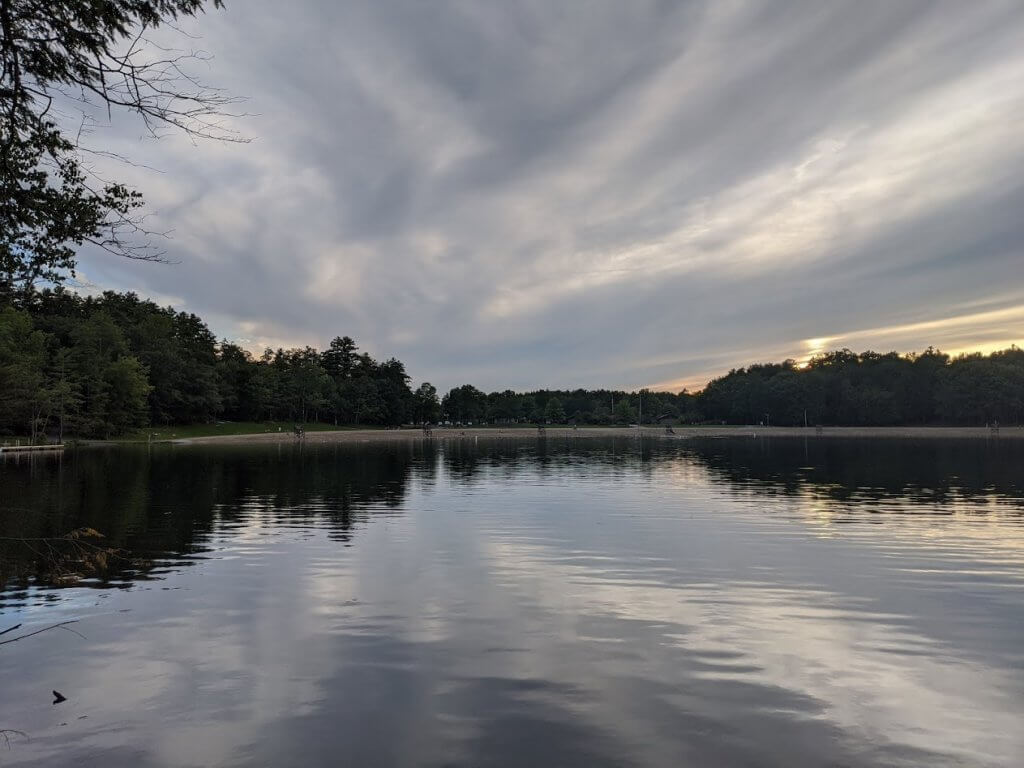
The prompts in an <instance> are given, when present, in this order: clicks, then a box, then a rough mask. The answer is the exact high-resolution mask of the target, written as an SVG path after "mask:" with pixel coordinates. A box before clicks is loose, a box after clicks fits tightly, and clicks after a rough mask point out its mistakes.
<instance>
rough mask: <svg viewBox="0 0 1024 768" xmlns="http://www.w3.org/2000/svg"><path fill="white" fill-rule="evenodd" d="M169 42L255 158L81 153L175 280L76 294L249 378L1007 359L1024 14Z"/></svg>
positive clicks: (828, 13) (401, 12) (260, 20)
mask: <svg viewBox="0 0 1024 768" xmlns="http://www.w3.org/2000/svg"><path fill="white" fill-rule="evenodd" d="M188 29H189V31H190V32H195V33H197V34H199V35H201V40H200V41H199V43H198V44H199V45H201V47H202V48H204V49H206V50H209V51H210V52H212V53H213V54H214V55H215V56H216V58H215V59H214V61H213V63H212V64H211V66H210V67H209V70H208V71H205V70H204V72H203V77H205V78H206V79H208V80H210V81H212V82H214V83H216V84H217V85H219V86H223V87H225V88H227V89H228V90H229V91H230V92H232V93H237V94H242V95H245V96H247V97H248V102H247V103H246V105H245V109H246V110H247V111H248V112H251V113H252V115H251V116H250V117H247V118H243V119H241V120H238V121H235V122H236V124H238V125H239V126H240V127H241V129H242V130H243V131H244V132H246V133H247V134H249V135H250V136H252V137H253V138H254V139H255V141H254V142H253V143H251V144H247V145H225V144H216V143H205V142H200V143H199V144H198V145H193V144H192V143H191V142H188V141H186V140H184V139H182V138H180V137H177V138H174V137H172V138H169V139H164V140H162V141H160V142H152V141H145V142H140V141H139V129H138V126H136V125H133V124H131V123H129V122H127V121H125V122H118V123H117V125H116V126H115V127H114V130H113V132H112V133H109V132H108V133H101V132H97V134H96V138H97V139H98V138H99V137H101V136H102V137H103V138H104V140H105V141H111V142H112V149H115V150H116V151H119V152H121V153H122V154H124V155H127V156H129V157H131V158H132V159H133V160H135V161H137V162H139V163H142V164H144V166H148V167H144V166H142V165H140V166H122V167H120V168H118V169H116V173H118V174H120V176H121V177H122V178H125V179H126V180H128V181H130V182H133V183H136V184H137V185H138V186H139V187H140V188H141V189H143V190H144V191H145V192H146V193H147V196H148V200H149V203H150V210H151V211H152V212H153V213H154V216H153V219H152V220H151V222H150V223H151V226H152V228H153V229H157V230H172V236H171V239H170V240H168V241H167V242H166V243H165V244H164V246H165V248H166V250H167V252H168V256H169V257H170V259H171V260H172V261H174V262H176V263H175V264H173V265H166V266H158V265H147V264H138V263H134V262H124V261H117V260H116V259H114V258H112V257H109V256H107V255H104V254H97V253H85V254H84V255H83V271H84V274H85V275H87V276H88V280H89V282H90V283H91V284H93V285H97V286H102V287H104V288H114V289H130V290H136V291H138V292H140V293H142V294H144V295H147V296H153V297H154V298H156V299H157V300H158V301H159V302H160V303H166V301H165V299H172V300H173V303H174V304H175V305H176V306H179V307H180V308H183V309H187V310H189V311H193V312H196V313H198V314H200V315H202V316H203V317H205V318H207V319H208V320H209V322H210V324H211V326H212V327H213V329H214V331H215V332H216V333H217V334H218V335H219V336H222V337H226V338H229V339H233V340H237V341H240V342H242V343H244V344H246V345H247V346H248V347H250V348H251V349H253V350H259V349H261V348H262V347H265V346H293V345H294V346H304V345H306V344H311V345H314V346H321V347H322V346H325V345H326V344H327V343H328V342H329V341H330V339H331V338H332V337H334V336H336V335H346V334H347V335H350V336H353V337H354V338H355V339H356V340H357V341H358V342H359V343H360V344H361V346H362V347H363V348H364V349H366V350H368V351H369V352H371V353H372V354H374V355H376V356H379V357H388V356H391V355H395V356H397V357H399V358H401V359H402V360H403V361H405V362H406V364H407V367H408V369H409V370H410V372H411V374H412V375H413V377H414V379H415V380H416V381H422V380H429V381H432V382H433V383H434V384H436V385H437V386H439V387H440V388H441V389H444V388H447V387H450V386H454V385H457V384H461V383H465V382H470V383H473V384H475V385H477V386H479V387H481V388H484V389H495V388H505V387H511V388H516V389H528V388H534V387H544V386H560V387H574V386H587V387H597V386H609V387H625V388H634V387H640V386H652V387H657V388H673V389H677V388H680V387H682V386H687V387H689V388H691V389H693V388H697V387H700V386H701V385H702V384H703V383H704V382H705V381H706V380H707V379H708V377H710V376H713V375H716V374H720V373H723V372H725V371H727V370H728V369H730V368H732V367H736V366H741V365H747V364H750V363H754V362H768V361H772V360H782V359H786V358H791V359H794V360H796V361H798V362H806V360H807V359H809V357H810V356H811V355H814V354H818V353H820V352H822V351H825V350H826V349H829V348H835V347H851V348H854V349H857V350H860V349H874V350H876V351H889V350H896V351H900V352H909V351H913V350H917V351H921V350H923V349H924V348H926V347H927V346H929V345H931V346H936V347H940V348H942V349H943V350H944V351H948V352H953V353H957V352H962V351H969V350H974V349H979V350H984V351H989V350H993V349H998V348H1001V347H1005V346H1009V345H1010V344H1011V343H1018V344H1020V343H1021V341H1022V340H1024V296H1022V295H1021V294H1019V293H1018V294H1016V295H1014V294H1012V293H1010V294H1008V293H1007V292H1008V291H1012V290H1013V287H1014V286H1015V285H1016V284H1017V283H1018V282H1019V280H1020V278H1021V277H1022V276H1024V252H1022V243H1024V220H1022V218H1021V216H1020V213H1019V212H1020V211H1021V210H1024V132H1021V131H1020V130H1019V125H1020V124H1021V123H1022V121H1024V6H1021V4H1020V3H1019V2H1017V0H1007V1H1004V2H1000V1H999V0H992V1H991V2H986V3H961V2H932V1H931V0H929V1H928V2H923V1H922V2H914V1H912V0H908V2H903V3H849V4H839V3H837V4H821V3H818V2H814V1H813V0H807V1H806V2H793V3H787V4H785V6H782V7H780V6H778V5H775V4H769V3H757V2H724V3H723V2H711V1H710V0H709V1H707V2H689V3H668V4H666V3H661V2H656V1H655V0H651V1H650V2H636V3H629V4H621V3H614V2H568V3H559V4H558V6H557V7H555V6H552V5H550V4H547V3H537V2H527V1H526V0H517V1H516V2H509V3H501V4H498V5H492V6H488V5H479V4H463V3H457V2H444V3H431V4H407V3H399V2H390V1H389V2H377V1H376V0H373V1H371V0H354V1H353V2H350V3H345V4H337V3H333V2H328V1H327V0H301V1H297V2H295V3H291V4H289V6H288V12H287V20H285V19H282V9H281V6H280V4H278V3H272V2H270V1H269V0H253V1H252V2H247V3H245V4H242V3H233V4H230V5H229V7H228V9H227V10H226V11H223V12H215V13H210V14H208V15H206V16H204V17H202V18H201V19H199V20H198V21H197V22H196V23H195V24H192V25H190V26H189V28H188ZM152 169H159V172H158V171H154V170H152ZM819 342H820V343H819Z"/></svg>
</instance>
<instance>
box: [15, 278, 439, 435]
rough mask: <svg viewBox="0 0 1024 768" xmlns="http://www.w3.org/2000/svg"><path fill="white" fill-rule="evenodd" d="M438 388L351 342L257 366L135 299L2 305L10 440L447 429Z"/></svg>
mask: <svg viewBox="0 0 1024 768" xmlns="http://www.w3.org/2000/svg"><path fill="white" fill-rule="evenodd" d="M437 403H438V400H437V392H436V390H435V389H434V388H433V387H432V386H431V385H430V384H426V383H425V384H423V385H421V386H420V387H419V388H418V389H417V390H416V391H413V390H412V389H410V387H409V376H408V374H407V373H406V371H405V366H404V365H403V364H402V363H401V362H400V361H399V360H396V359H394V358H392V359H389V360H385V361H383V362H378V361H377V360H374V359H373V358H372V357H371V356H370V355H369V354H367V353H365V352H360V351H359V349H358V347H357V345H356V343H355V342H354V341H353V340H352V339H351V338H349V337H347V336H343V337H338V338H335V339H334V341H332V342H331V344H330V346H329V347H328V348H327V349H326V350H324V351H323V352H320V351H318V350H316V349H314V348H312V347H303V348H297V349H277V350H269V349H268V350H266V351H265V352H264V353H263V354H262V355H260V356H259V357H255V356H253V355H252V354H250V353H249V352H248V351H247V350H245V349H243V348H242V347H240V346H239V345H237V344H233V343H231V342H227V341H221V342H218V341H217V339H216V337H215V336H214V334H213V333H212V332H211V331H210V329H209V327H208V326H207V325H206V323H204V322H203V320H202V319H201V318H199V317H197V316H196V315H194V314H191V313H187V312H178V311H175V310H174V309H172V308H170V307H160V306H157V305H156V304H155V303H153V302H152V301H147V300H143V299H140V298H139V297H138V296H136V295H135V294H133V293H114V292H106V293H103V294H102V295H101V296H97V297H91V296H90V297H82V296H79V295H77V294H75V293H72V292H70V291H66V290H63V289H60V288H58V289H55V290H47V291H41V292H38V293H35V294H33V295H32V297H31V299H30V300H28V301H26V302H21V303H17V304H15V303H6V304H4V305H0V431H2V432H3V433H6V434H19V435H27V436H30V437H32V438H39V437H41V436H44V435H45V436H49V437H63V436H65V435H76V436H81V437H113V436H116V435H120V434H123V433H125V432H127V431H130V430H132V429H135V428H138V427H143V426H146V425H171V424H196V423H205V422H211V421H214V420H215V419H222V420H231V421H267V420H287V421H295V422H316V421H324V422H333V423H335V424H357V423H358V424H381V425H398V424H402V423H406V422H418V421H426V420H430V419H436V417H437V411H436V409H437Z"/></svg>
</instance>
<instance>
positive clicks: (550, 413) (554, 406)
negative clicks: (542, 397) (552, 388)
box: [544, 397, 565, 424]
mask: <svg viewBox="0 0 1024 768" xmlns="http://www.w3.org/2000/svg"><path fill="white" fill-rule="evenodd" d="M544 420H545V421H547V422H549V423H551V424H562V423H564V422H565V409H564V408H562V401H561V400H559V399H558V398H557V397H552V398H551V399H550V400H548V402H547V405H545V406H544Z"/></svg>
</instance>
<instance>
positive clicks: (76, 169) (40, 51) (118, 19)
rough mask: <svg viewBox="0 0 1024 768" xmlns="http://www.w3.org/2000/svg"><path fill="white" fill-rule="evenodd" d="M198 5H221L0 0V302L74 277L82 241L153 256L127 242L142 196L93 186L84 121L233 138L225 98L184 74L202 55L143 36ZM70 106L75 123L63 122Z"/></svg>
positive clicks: (196, 0)
mask: <svg viewBox="0 0 1024 768" xmlns="http://www.w3.org/2000/svg"><path fill="white" fill-rule="evenodd" d="M207 4H211V5H213V6H214V7H215V8H219V7H221V6H222V0H209V3H207V2H204V0H47V2H39V0H0V299H6V300H8V301H9V300H13V299H21V300H25V299H26V298H27V297H28V296H30V295H31V293H32V291H33V290H34V288H35V286H36V285H37V283H38V282H39V281H48V282H59V281H60V280H62V279H64V278H65V277H66V276H67V275H68V274H70V273H73V271H74V267H75V249H76V247H78V246H81V245H82V244H83V243H85V242H90V243H93V244H95V245H97V246H99V247H101V248H105V249H107V250H110V251H112V252H114V253H117V254H120V255H123V256H127V257H129V258H143V259H147V258H148V259H152V258H159V254H156V253H154V252H153V251H152V249H151V247H150V246H149V243H148V242H142V243H138V242H135V241H134V239H133V237H132V236H133V235H135V234H138V233H140V232H142V229H141V224H140V220H139V219H138V217H137V216H135V215H134V212H135V211H136V209H137V208H138V207H139V206H140V205H141V202H142V200H141V195H140V194H139V193H138V192H136V191H134V190H131V189H129V188H128V187H126V186H125V185H123V184H119V183H116V182H107V181H103V180H101V179H99V177H97V176H96V175H95V174H94V173H93V172H92V169H91V168H90V166H89V165H88V164H87V162H86V160H85V157H86V156H87V155H88V154H89V153H90V150H89V149H88V148H87V147H83V146H82V145H81V144H80V143H79V137H80V136H81V135H83V131H82V129H83V128H88V127H91V126H92V124H93V123H94V122H95V121H94V120H93V119H92V115H93V114H94V113H96V112H113V111H115V110H126V111H128V112H133V113H135V114H136V115H138V116H139V117H140V118H141V119H142V121H143V123H144V125H145V126H146V128H147V129H148V130H149V132H150V133H151V134H152V135H154V136H157V135H159V132H160V131H161V130H162V129H164V128H177V129H180V130H183V131H185V132H186V133H188V134H189V135H191V136H193V137H211V138H218V139H227V140H238V137H237V136H236V135H234V134H232V133H231V132H229V131H226V130H224V129H223V128H222V124H221V121H220V118H222V117H223V116H224V114H223V111H224V109H225V108H226V107H227V105H228V104H230V103H231V102H232V101H233V100H232V99H231V98H229V97H227V96H225V95H223V94H221V93H219V92H218V91H215V90H212V89H209V88H207V87H204V86H203V85H202V84H200V83H199V82H198V81H197V80H196V79H195V78H194V77H192V76H191V75H190V74H189V73H188V72H187V71H186V70H187V67H188V65H189V63H190V62H194V61H196V60H203V59H204V58H205V57H204V56H202V55H200V54H196V53H182V54H179V53H175V52H171V51H168V50H167V49H165V48H160V47H158V46H156V45H153V44H151V43H149V42H148V41H147V39H146V38H145V36H144V35H145V32H146V30H148V29H153V28H154V27H157V26H160V25H162V24H167V23H173V22H174V21H176V20H178V19H180V18H182V17H189V16H195V15H197V14H198V13H200V12H201V11H202V10H203V8H204V6H205V5H207ZM69 107H70V108H77V109H79V110H80V112H81V121H75V124H69V125H65V126H62V125H61V124H60V123H59V122H58V118H57V115H58V114H61V113H63V112H67V110H68V108H69ZM107 154H108V155H109V153H107Z"/></svg>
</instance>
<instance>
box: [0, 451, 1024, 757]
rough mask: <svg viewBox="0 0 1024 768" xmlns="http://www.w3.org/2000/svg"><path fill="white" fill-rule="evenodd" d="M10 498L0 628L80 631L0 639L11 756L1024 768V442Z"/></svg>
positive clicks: (47, 492)
mask: <svg viewBox="0 0 1024 768" xmlns="http://www.w3.org/2000/svg"><path fill="white" fill-rule="evenodd" d="M0 505H2V506H0V536H2V537H4V538H3V541H2V549H0V556H2V558H3V560H2V568H3V572H2V580H3V584H4V586H3V589H2V591H0V630H3V629H6V628H7V627H9V626H12V625H14V624H18V623H22V625H23V626H22V628H21V629H20V630H18V631H15V632H12V633H8V634H6V635H3V636H0V640H5V639H7V638H10V637H12V636H16V635H18V634H21V633H24V632H28V631H32V630H35V629H39V628H42V627H45V626H49V625H51V624H54V623H57V622H60V621H64V620H70V619H77V620H78V621H77V622H76V623H74V624H71V625H67V627H65V628H57V629H53V630H49V631H46V632H43V633H42V634H39V635H37V636H35V637H31V638H27V639H25V640H22V641H19V642H16V643H9V644H6V645H3V646H0V729H10V732H9V733H8V734H7V735H8V738H9V748H7V747H5V746H4V742H3V740H0V765H4V766H6V765H16V766H26V765H32V766H63V765H69V766H70V765H74V766H93V765H95V766H105V767H110V766H139V767H145V766H214V765H216V766H319V765H325V766H327V765H331V766H335V765H351V766H539V765H552V766H556V765H557V766H588V767H589V766H687V765H692V766H779V767H780V768H781V767H785V768H793V767H794V766H836V767H838V766H847V767H853V766H904V765H906V766H1006V767H1007V768H1009V767H1011V766H1020V765H1024V728H1022V727H1021V722H1022V720H1021V712H1022V711H1024V441H1016V440H1013V441H1002V442H1001V441H999V440H998V439H993V440H962V441H944V440H938V439H936V440H899V439H886V440H856V439H848V440H842V439H830V438H812V439H802V438H793V439H785V438H782V439H780V438H775V439H765V438H761V439H752V438H730V439H720V440H691V441H685V440H667V439H666V440H662V439H644V440H643V441H641V440H639V439H636V438H634V439H628V438H627V439H615V440H613V439H607V440H606V439H598V438H586V439H576V440H574V439H570V438H565V439H563V438H559V439H534V438H527V439H518V440H513V439H504V440H501V439H494V440H483V439H481V440H465V441H462V442H460V441H437V442H432V443H429V444H425V443H423V442H421V441H417V442H396V443H393V444H392V443H380V444H377V443H374V444H366V445H353V444H325V445H312V444H310V445H289V444H286V445H259V446H257V445H253V446H200V445H192V446H158V447H154V448H152V449H150V450H147V449H145V448H141V449H133V448H115V447H110V448H106V447H104V448H90V449H82V450H77V451H73V452H68V453H67V454H66V455H65V456H63V457H62V458H58V457H55V456H37V457H34V458H32V459H31V460H28V459H26V458H24V457H23V458H20V459H18V458H15V457H9V458H7V459H5V460H3V461H0ZM82 527H90V528H93V529H95V530H96V531H99V532H101V533H103V534H104V536H105V538H104V539H102V540H97V539H91V538H85V539H82V540H81V544H80V545H79V544H77V543H76V544H75V545H74V546H72V545H71V544H68V543H66V542H64V543H61V542H58V543H56V544H53V543H52V542H50V541H47V540H48V539H51V538H52V537H57V536H61V535H63V534H66V533H67V532H69V531H72V530H76V529H79V528H82ZM15 539H21V540H23V541H16V540H15ZM96 547H100V549H97V548H96ZM107 548H111V549H116V552H109V553H107V554H105V555H104V557H105V558H106V561H107V568H106V569H105V570H102V571H99V572H95V573H92V572H90V573H87V574H86V578H84V579H82V580H78V581H75V580H74V579H73V578H71V574H72V573H73V572H75V571H83V570H84V566H83V564H82V563H81V562H77V560H78V559H80V558H82V557H85V558H89V557H91V556H92V555H94V554H96V553H99V552H100V551H101V550H103V551H105V550H106V549H107ZM52 690H57V691H59V692H60V693H61V694H62V695H63V696H64V697H66V701H63V702H61V703H59V704H53V703H52V701H53V695H52V694H51V691H52ZM14 731H20V732H22V733H21V734H18V733H14Z"/></svg>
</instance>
